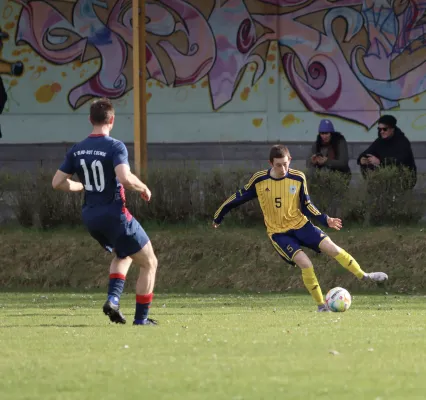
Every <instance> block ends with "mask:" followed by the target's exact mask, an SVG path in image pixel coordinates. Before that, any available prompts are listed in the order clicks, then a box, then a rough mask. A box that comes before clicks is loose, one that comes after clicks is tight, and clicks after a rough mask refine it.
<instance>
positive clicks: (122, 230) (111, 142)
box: [52, 99, 157, 325]
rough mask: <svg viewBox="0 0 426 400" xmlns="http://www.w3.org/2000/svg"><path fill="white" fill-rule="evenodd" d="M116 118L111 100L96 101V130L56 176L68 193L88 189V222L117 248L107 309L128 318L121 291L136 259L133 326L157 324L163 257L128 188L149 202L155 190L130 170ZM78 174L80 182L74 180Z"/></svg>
mask: <svg viewBox="0 0 426 400" xmlns="http://www.w3.org/2000/svg"><path fill="white" fill-rule="evenodd" d="M114 117H115V112H114V107H113V105H112V103H111V102H110V101H109V100H108V99H99V100H96V101H94V102H93V103H92V104H91V107H90V122H91V123H92V125H93V130H92V133H91V134H90V135H89V136H88V137H87V138H86V139H84V140H83V141H81V142H80V143H77V144H76V145H74V146H73V147H72V148H71V149H70V150H69V151H68V152H67V154H66V156H65V160H64V162H63V163H62V165H61V166H60V167H59V170H58V171H57V172H56V174H55V176H54V177H53V181H52V186H53V188H54V189H58V190H63V191H65V192H80V191H83V190H84V204H83V208H82V219H83V222H84V225H85V226H86V228H87V230H88V231H89V233H90V235H91V236H92V237H93V238H94V239H95V240H97V241H98V242H99V243H100V245H101V246H102V247H103V248H105V249H106V250H108V251H109V252H114V253H115V256H114V259H113V260H112V262H111V266H110V275H109V287H108V297H107V300H106V302H105V304H104V306H103V312H104V313H105V314H106V315H107V316H108V317H109V319H110V320H111V321H112V322H115V323H118V324H125V323H126V318H125V317H124V315H123V314H122V313H121V311H120V296H121V294H122V292H123V289H124V282H125V280H126V275H127V271H128V270H129V268H130V265H131V264H132V261H134V262H135V263H136V264H137V265H139V267H140V273H139V278H138V280H137V283H136V311H135V317H134V321H133V325H156V324H157V322H156V321H155V320H153V319H151V318H148V313H149V308H150V306H151V302H152V298H153V290H154V283H155V274H156V270H157V258H156V256H155V254H154V250H153V248H152V244H151V241H150V240H149V238H148V236H147V234H146V233H145V231H144V230H143V228H142V227H141V225H140V224H139V222H138V221H137V220H136V219H135V218H134V217H133V216H132V215H131V214H130V212H129V211H128V209H127V208H126V197H125V192H124V189H129V190H134V191H137V192H139V193H140V194H141V197H142V198H143V199H144V200H146V201H149V200H150V198H151V192H150V190H149V189H148V187H147V186H146V185H145V184H144V183H143V182H141V181H140V180H139V179H138V177H137V176H136V175H134V174H133V173H132V172H131V171H130V167H129V161H128V153H127V148H126V146H125V145H124V143H123V142H121V141H119V140H117V139H113V138H112V137H110V132H111V130H112V128H113V126H114ZM74 174H77V176H78V178H79V180H80V182H75V181H73V180H71V177H72V176H73V175H74Z"/></svg>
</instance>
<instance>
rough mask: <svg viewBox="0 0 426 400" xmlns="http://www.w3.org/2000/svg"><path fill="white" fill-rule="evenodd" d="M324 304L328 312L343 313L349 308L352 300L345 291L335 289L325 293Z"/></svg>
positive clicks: (339, 288)
mask: <svg viewBox="0 0 426 400" xmlns="http://www.w3.org/2000/svg"><path fill="white" fill-rule="evenodd" d="M325 302H326V303H327V307H328V308H329V310H330V311H333V312H345V311H346V310H347V309H349V307H350V306H351V303H352V298H351V295H350V293H349V292H348V291H347V290H346V289H344V288H341V287H335V288H333V289H331V290H330V291H329V292H328V293H327V296H325Z"/></svg>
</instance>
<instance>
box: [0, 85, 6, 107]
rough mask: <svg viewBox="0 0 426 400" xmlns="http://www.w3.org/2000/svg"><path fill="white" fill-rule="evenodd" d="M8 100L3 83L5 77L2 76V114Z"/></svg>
mask: <svg viewBox="0 0 426 400" xmlns="http://www.w3.org/2000/svg"><path fill="white" fill-rule="evenodd" d="M6 101H7V93H6V89H5V88H4V85H3V79H1V77H0V114H1V113H2V112H3V109H4V106H5V105H6Z"/></svg>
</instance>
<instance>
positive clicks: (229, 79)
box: [15, 0, 426, 127]
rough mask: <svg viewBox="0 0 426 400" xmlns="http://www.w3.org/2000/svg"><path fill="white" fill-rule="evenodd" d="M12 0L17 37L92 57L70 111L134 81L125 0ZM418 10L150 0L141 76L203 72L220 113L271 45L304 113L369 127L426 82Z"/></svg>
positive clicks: (175, 82) (367, 3)
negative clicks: (144, 73)
mask: <svg viewBox="0 0 426 400" xmlns="http://www.w3.org/2000/svg"><path fill="white" fill-rule="evenodd" d="M15 2H17V3H19V4H20V5H21V6H22V9H21V11H20V15H19V18H18V22H17V29H16V45H17V46H24V45H29V46H30V47H31V48H32V49H33V50H34V51H35V52H36V53H38V55H39V56H40V57H42V59H44V60H46V61H48V62H49V63H52V64H56V65H65V64H69V63H72V62H79V63H82V64H84V63H86V62H89V61H90V60H99V61H100V63H99V66H98V69H97V71H96V72H95V73H94V74H92V75H91V76H90V77H89V78H88V79H86V80H82V81H80V82H78V84H76V85H75V86H74V87H73V88H72V89H71V90H70V92H69V94H68V102H69V104H70V105H71V107H72V108H73V109H78V108H79V107H81V106H82V105H83V104H84V103H85V102H87V101H88V100H90V99H91V98H93V97H97V96H107V97H110V98H115V99H118V98H121V97H122V96H124V95H125V94H126V93H127V92H128V91H130V90H131V89H132V86H133V82H132V47H131V46H132V8H131V1H130V0H69V1H54V2H53V1H51V0H15ZM425 11H426V0H398V1H396V0H395V1H393V0H341V1H328V0H246V1H243V0H228V1H223V0H158V1H155V2H153V1H148V2H147V4H146V15H147V20H146V29H147V46H146V55H147V71H148V78H149V79H153V80H156V81H158V82H159V83H161V84H164V85H167V86H170V87H176V88H178V87H182V86H188V85H193V84H196V83H197V82H200V81H201V80H203V79H206V78H207V79H208V85H209V89H210V97H211V104H212V108H213V110H220V109H222V108H223V107H224V106H226V105H227V104H228V103H229V102H230V101H232V100H233V98H234V94H235V92H236V90H237V88H238V86H239V83H240V81H241V79H242V76H243V75H244V73H245V72H246V70H247V67H248V66H249V65H255V66H256V68H255V71H254V73H253V81H252V84H253V85H255V84H256V83H257V82H258V81H259V80H260V79H261V78H262V76H263V75H264V73H265V70H266V68H267V64H266V61H267V56H268V50H269V48H270V45H271V43H272V42H274V45H275V46H276V44H278V47H277V49H278V52H279V58H280V61H281V69H282V73H284V74H285V75H286V76H287V79H288V80H289V82H290V84H291V86H292V87H293V89H294V91H295V92H296V94H297V95H298V97H299V98H300V99H301V100H302V101H303V103H304V105H305V106H306V108H307V109H308V110H310V111H314V112H317V113H323V114H329V115H336V116H339V117H342V118H346V119H349V120H352V121H355V122H357V123H359V124H361V125H364V126H365V127H371V126H372V125H373V124H374V123H375V122H376V121H377V119H378V117H379V116H380V112H381V110H389V109H393V108H395V107H397V106H398V104H399V102H400V101H401V100H403V99H407V98H410V97H413V96H416V95H419V94H421V93H423V92H425V91H426V31H425V28H426V14H425ZM275 43H276V44H275ZM45 90H46V91H51V92H52V93H53V92H55V90H56V91H58V90H60V86H59V87H58V86H55V87H54V88H53V87H51V86H49V87H48V88H45ZM49 93H50V92H49Z"/></svg>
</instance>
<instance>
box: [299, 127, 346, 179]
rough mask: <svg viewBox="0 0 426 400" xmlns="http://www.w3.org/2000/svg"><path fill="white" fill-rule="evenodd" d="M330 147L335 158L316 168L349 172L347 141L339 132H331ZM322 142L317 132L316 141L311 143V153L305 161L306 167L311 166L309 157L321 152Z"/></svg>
mask: <svg viewBox="0 0 426 400" xmlns="http://www.w3.org/2000/svg"><path fill="white" fill-rule="evenodd" d="M331 147H332V148H333V150H334V155H335V159H334V160H327V162H326V163H325V164H324V165H323V166H321V167H319V166H316V168H326V169H330V170H333V171H339V172H343V173H346V174H350V173H351V170H350V168H349V153H348V143H347V142H346V139H345V137H344V136H343V135H342V134H341V133H340V132H333V133H332V134H331ZM321 148H322V143H321V138H320V135H319V134H318V136H317V140H316V142H315V143H314V144H313V145H312V150H311V154H310V155H309V158H308V159H307V161H306V165H307V167H308V168H310V167H312V163H311V157H312V155H313V154H318V153H321Z"/></svg>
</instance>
